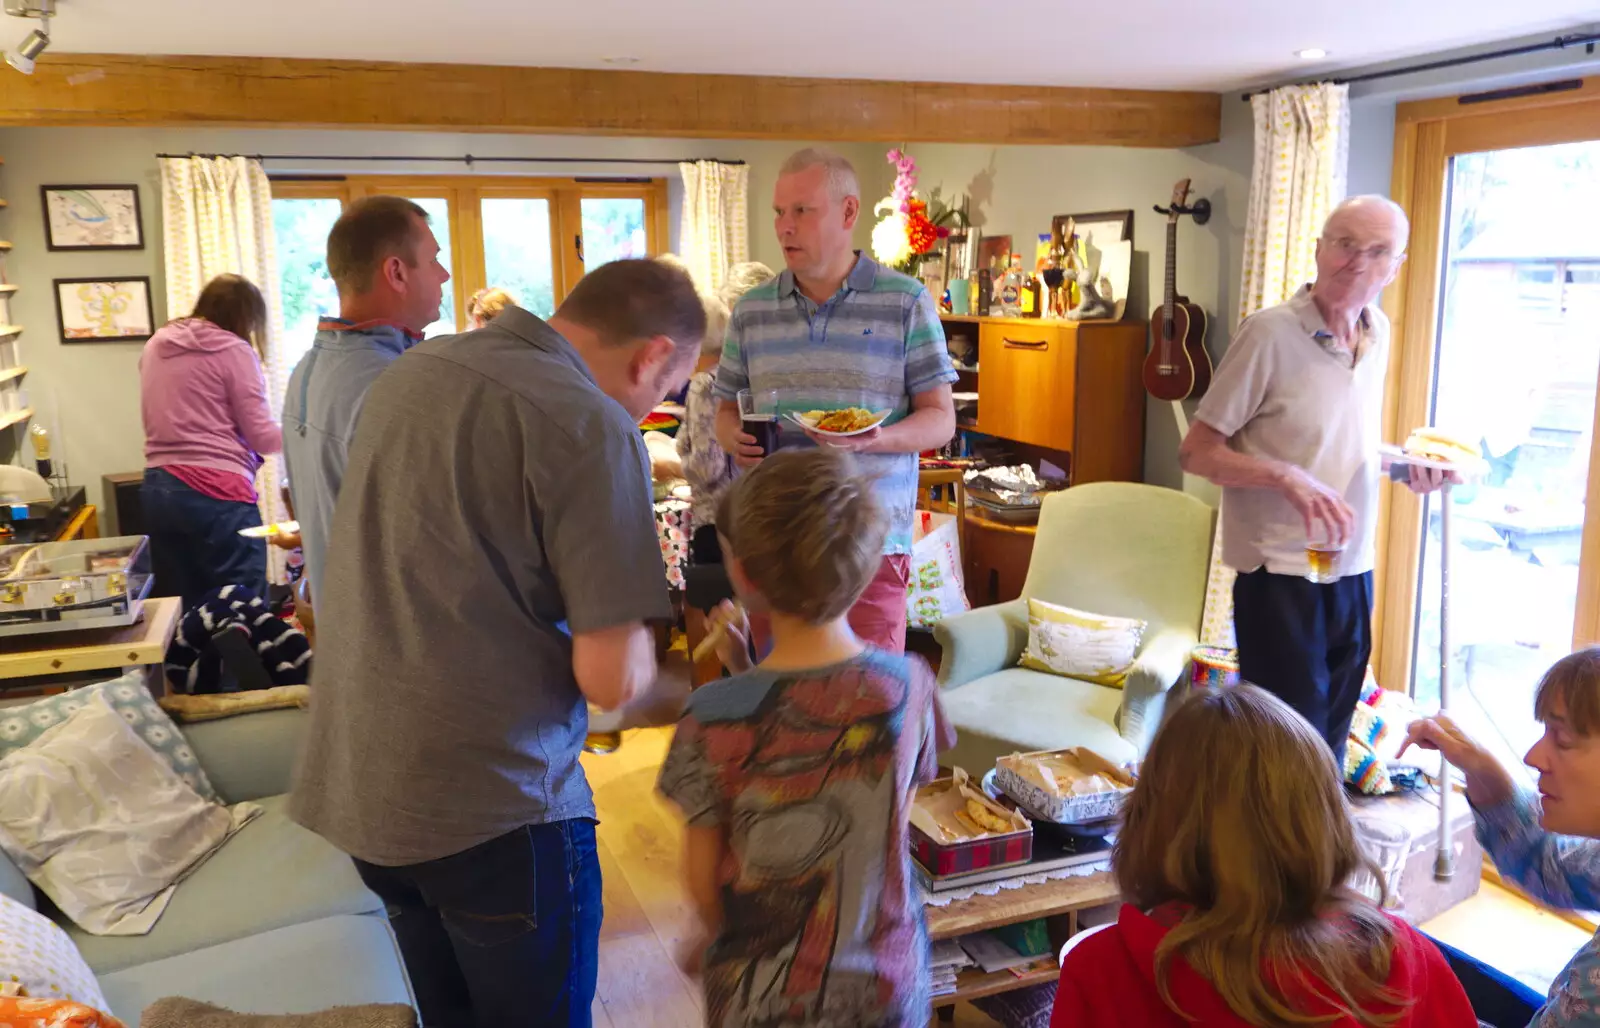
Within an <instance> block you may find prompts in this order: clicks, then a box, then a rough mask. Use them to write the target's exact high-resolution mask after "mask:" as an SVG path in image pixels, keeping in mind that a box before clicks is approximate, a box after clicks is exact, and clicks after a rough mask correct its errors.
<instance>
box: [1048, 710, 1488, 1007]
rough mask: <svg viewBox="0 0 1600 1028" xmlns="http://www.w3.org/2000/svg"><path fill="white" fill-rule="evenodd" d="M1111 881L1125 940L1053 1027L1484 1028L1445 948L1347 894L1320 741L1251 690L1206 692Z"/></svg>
mask: <svg viewBox="0 0 1600 1028" xmlns="http://www.w3.org/2000/svg"><path fill="white" fill-rule="evenodd" d="M1112 864H1113V866H1114V868H1115V871H1116V875H1117V882H1118V884H1119V885H1120V887H1121V889H1122V895H1123V897H1124V899H1125V900H1126V901H1127V903H1126V905H1124V906H1123V908H1122V912H1121V915H1120V916H1119V918H1118V920H1117V923H1116V924H1114V925H1111V926H1108V927H1107V928H1106V929H1105V930H1103V931H1098V932H1096V933H1095V934H1093V935H1092V936H1088V937H1085V938H1084V939H1082V941H1081V942H1080V943H1079V944H1078V945H1075V946H1073V947H1072V948H1071V949H1070V950H1069V951H1068V953H1067V955H1066V958H1065V960H1064V961H1063V963H1062V968H1061V985H1060V989H1059V991H1058V992H1057V994H1056V1005H1055V1011H1054V1014H1053V1016H1052V1017H1051V1020H1050V1025H1051V1028H1073V1026H1087V1028H1098V1026H1101V1025H1105V1026H1113V1025H1116V1026H1121V1025H1140V1026H1142V1028H1163V1026H1169V1025H1170V1026H1172V1028H1189V1026H1202V1028H1211V1026H1230V1028H1231V1026H1243V1025H1249V1026H1254V1028H1269V1026H1270V1028H1280V1026H1281V1028H1289V1026H1296V1028H1298V1026H1309V1025H1329V1026H1337V1028H1355V1026H1357V1025H1360V1026H1363V1028H1432V1026H1449V1028H1455V1026H1462V1028H1475V1026H1476V1025H1477V1023H1478V1022H1477V1018H1476V1017H1474V1016H1473V1013H1472V1007H1471V1006H1470V1005H1469V1004H1468V1002H1467V997H1466V993H1465V992H1463V991H1462V988H1461V984H1460V983H1459V982H1458V981H1457V980H1456V978H1455V976H1454V975H1453V974H1452V973H1451V971H1450V968H1449V965H1447V964H1446V963H1445V961H1444V958H1443V957H1442V956H1441V955H1440V953H1439V951H1438V949H1437V948H1435V947H1434V946H1433V944H1432V943H1430V942H1429V941H1428V940H1427V939H1425V938H1423V937H1422V936H1421V935H1419V934H1418V933H1417V932H1416V931H1415V930H1413V929H1412V928H1411V927H1410V926H1408V925H1407V924H1405V923H1404V922H1403V921H1401V920H1399V919H1398V918H1394V917H1391V916H1390V915H1388V914H1385V913H1384V912H1383V911H1381V910H1379V909H1378V908H1377V907H1376V906H1374V905H1373V904H1372V903H1371V902H1369V901H1368V900H1367V899H1365V898H1364V897H1362V896H1361V895H1360V894H1359V893H1357V892H1355V891H1353V890H1352V889H1351V888H1350V887H1349V885H1348V884H1347V883H1348V882H1349V879H1350V876H1351V874H1352V873H1354V872H1355V871H1357V870H1358V869H1363V870H1369V871H1371V872H1372V873H1373V874H1374V875H1377V873H1378V872H1377V868H1376V867H1375V866H1374V865H1373V864H1372V862H1371V861H1370V859H1369V858H1367V857H1366V856H1365V855H1364V854H1363V853H1362V852H1361V850H1360V848H1359V847H1358V846H1357V844H1356V840H1355V834H1354V831H1353V830H1352V828H1351V825H1350V812H1349V808H1348V806H1347V804H1346V801H1345V797H1344V792H1343V790H1342V788H1341V786H1340V784H1339V775H1338V772H1337V771H1336V769H1335V768H1334V765H1333V758H1332V757H1331V756H1330V754H1329V752H1328V746H1327V743H1325V742H1324V741H1323V740H1322V737H1321V736H1319V735H1318V734H1317V733H1316V732H1314V731H1312V729H1311V727H1310V726H1309V725H1307V724H1306V723H1305V721H1303V720H1302V719H1301V718H1300V716H1299V715H1298V714H1296V713H1295V712H1294V711H1293V710H1291V709H1289V707H1288V706H1286V705H1285V704H1284V703H1283V702H1282V701H1280V700H1278V699H1276V698H1275V697H1273V696H1272V695H1270V694H1268V693H1267V692H1265V691H1263V690H1261V689H1257V688H1255V687H1254V686H1248V685H1247V686H1239V687H1237V688H1233V689H1226V690H1205V691H1203V692H1197V693H1195V694H1194V695H1193V696H1191V697H1189V698H1188V699H1187V700H1186V701H1185V702H1184V703H1182V704H1181V705H1180V706H1179V707H1178V709H1177V710H1176V711H1174V712H1173V714H1172V717H1171V718H1170V719H1169V720H1168V722H1167V724H1166V725H1164V726H1163V727H1162V729H1161V731H1160V732H1159V733H1158V734H1157V736H1156V739H1155V742H1154V743H1153V744H1152V745H1151V747H1150V754H1149V757H1148V759H1147V760H1146V761H1145V764H1144V768H1143V770H1142V771H1141V773H1140V776H1139V784H1138V786H1137V787H1136V788H1135V789H1134V791H1133V795H1132V796H1131V797H1130V798H1129V801H1128V807H1127V810H1126V812H1125V814H1124V819H1123V826H1122V830H1121V833H1120V835H1119V836H1118V839H1117V845H1116V850H1115V853H1114V855H1113V857H1112Z"/></svg>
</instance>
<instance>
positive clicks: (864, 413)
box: [786, 407, 894, 437]
mask: <svg viewBox="0 0 1600 1028" xmlns="http://www.w3.org/2000/svg"><path fill="white" fill-rule="evenodd" d="M892 413H894V412H893V411H887V410H880V411H870V410H867V409H866V408H865V407H841V408H840V409H838V410H808V411H803V412H802V413H799V414H794V413H790V414H788V415H786V416H787V417H788V419H789V420H790V421H792V422H794V423H795V424H797V425H799V426H800V427H801V428H804V429H808V430H810V431H812V432H821V433H823V434H824V435H836V436H840V437H844V436H852V435H860V434H861V433H863V432H870V431H872V430H873V429H874V428H877V427H878V426H879V425H881V424H883V422H884V420H885V419H886V418H888V417H889V415H890V414H892Z"/></svg>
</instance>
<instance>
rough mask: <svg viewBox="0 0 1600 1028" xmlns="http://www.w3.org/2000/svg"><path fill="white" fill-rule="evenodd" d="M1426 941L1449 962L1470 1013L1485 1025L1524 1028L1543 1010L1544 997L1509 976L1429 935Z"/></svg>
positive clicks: (1496, 1027)
mask: <svg viewBox="0 0 1600 1028" xmlns="http://www.w3.org/2000/svg"><path fill="white" fill-rule="evenodd" d="M1428 940H1429V941H1430V942H1432V943H1433V944H1434V945H1435V946H1438V947H1439V952H1440V953H1443V954H1444V958H1445V960H1447V961H1449V963H1450V970H1452V971H1454V972H1455V973H1456V978H1458V979H1459V980H1460V981H1461V987H1462V988H1463V989H1465V990H1466V993H1467V1001H1468V1002H1470V1003H1471V1004H1472V1012H1473V1013H1474V1014H1477V1015H1478V1019H1479V1020H1480V1021H1483V1022H1484V1023H1485V1024H1491V1025H1494V1028H1524V1026H1525V1025H1527V1024H1528V1023H1529V1022H1530V1021H1532V1020H1533V1015H1534V1014H1536V1013H1538V1012H1539V1009H1540V1008H1541V1007H1543V1006H1544V997H1543V996H1541V995H1539V994H1538V993H1537V992H1535V991H1534V990H1533V989H1530V988H1528V987H1527V986H1526V985H1524V984H1522V983H1521V982H1519V981H1517V980H1516V979H1515V978H1513V977H1511V976H1510V975H1508V974H1505V973H1503V972H1501V971H1498V970H1496V969H1494V968H1492V967H1490V966H1489V965H1488V964H1485V963H1484V962H1483V961H1481V960H1478V959H1477V958H1475V957H1469V956H1467V955H1466V954H1465V953H1463V952H1461V951H1460V950H1458V949H1456V948H1455V947H1454V946H1448V945H1446V944H1445V943H1442V942H1440V941H1439V940H1438V939H1435V938H1434V937H1433V936H1431V935H1430V936H1428Z"/></svg>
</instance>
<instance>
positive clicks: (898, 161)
mask: <svg viewBox="0 0 1600 1028" xmlns="http://www.w3.org/2000/svg"><path fill="white" fill-rule="evenodd" d="M887 160H888V162H889V163H890V164H893V165H894V166H895V176H894V191H893V192H891V193H890V194H889V195H888V196H887V197H885V198H883V199H882V200H880V201H878V205H877V206H876V207H874V208H873V213H874V214H876V215H878V223H877V224H876V225H874V226H873V229H872V255H873V256H874V257H876V258H877V259H878V262H879V263H880V264H887V265H888V266H889V267H891V268H893V269H895V270H896V271H901V272H904V273H906V274H908V275H915V274H916V273H917V268H918V267H919V266H920V265H921V264H922V262H923V261H925V260H928V259H929V258H931V257H934V256H936V252H935V249H936V247H938V245H939V242H940V241H941V240H943V239H947V238H949V236H950V229H951V226H952V225H955V226H958V227H960V228H965V227H966V226H967V215H966V211H965V209H964V206H965V198H963V201H962V206H956V205H955V204H950V203H946V202H944V201H942V200H940V199H939V198H938V192H937V190H936V191H935V194H934V201H933V205H932V207H930V206H929V204H928V201H926V200H924V199H922V197H920V196H918V195H917V162H916V159H915V158H913V157H912V156H911V155H910V154H908V153H906V152H904V151H902V150H890V151H889V153H888V155H887Z"/></svg>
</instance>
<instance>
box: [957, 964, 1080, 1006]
mask: <svg viewBox="0 0 1600 1028" xmlns="http://www.w3.org/2000/svg"><path fill="white" fill-rule="evenodd" d="M1020 970H1021V973H1020V974H1012V973H1011V972H1010V971H995V972H993V973H989V972H985V971H983V970H980V969H978V968H968V969H967V970H965V971H958V972H956V991H955V992H952V993H950V994H949V995H947V996H935V997H934V998H933V1005H934V1006H935V1007H951V1006H955V1005H956V1004H957V1003H963V1002H970V1001H971V1000H975V999H982V998H983V997H984V996H994V995H997V994H998V993H1002V992H1010V991H1011V990H1013V989H1025V988H1027V987H1028V986H1030V985H1043V984H1044V983H1045V982H1053V981H1056V980H1057V979H1058V978H1060V977H1061V968H1059V967H1057V966H1056V961H1055V958H1054V957H1050V956H1043V957H1040V958H1039V959H1038V960H1037V961H1035V962H1034V963H1032V964H1025V965H1023V967H1022V968H1021V969H1020Z"/></svg>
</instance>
